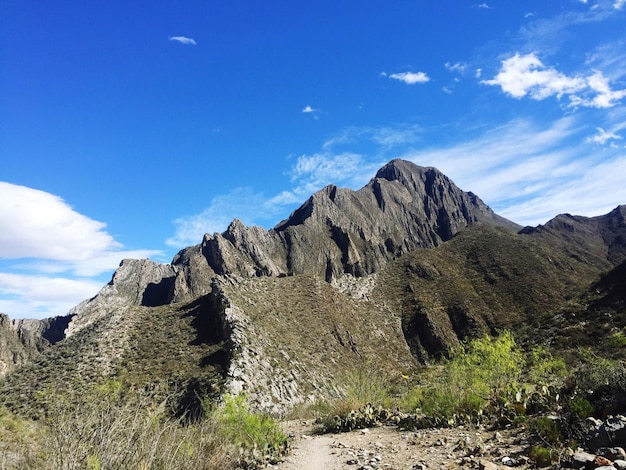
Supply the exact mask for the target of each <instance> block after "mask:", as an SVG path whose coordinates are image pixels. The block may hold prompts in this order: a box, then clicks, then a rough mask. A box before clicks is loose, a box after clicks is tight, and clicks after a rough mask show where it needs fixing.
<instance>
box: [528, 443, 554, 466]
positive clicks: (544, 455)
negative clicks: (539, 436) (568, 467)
mask: <svg viewBox="0 0 626 470" xmlns="http://www.w3.org/2000/svg"><path fill="white" fill-rule="evenodd" d="M552 453H553V452H552V450H551V449H548V448H546V447H543V446H533V447H531V448H530V452H529V453H528V457H529V458H530V460H532V461H533V462H535V464H536V465H537V466H538V467H548V466H550V465H551V464H552Z"/></svg>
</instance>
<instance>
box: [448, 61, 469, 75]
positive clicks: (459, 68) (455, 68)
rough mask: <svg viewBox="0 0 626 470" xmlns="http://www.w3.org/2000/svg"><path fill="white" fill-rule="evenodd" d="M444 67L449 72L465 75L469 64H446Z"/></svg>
mask: <svg viewBox="0 0 626 470" xmlns="http://www.w3.org/2000/svg"><path fill="white" fill-rule="evenodd" d="M444 67H445V68H446V69H447V70H449V71H450V72H453V73H458V74H459V75H463V74H464V73H465V70H466V69H467V64H464V63H461V62H455V63H451V62H446V63H445V64H444Z"/></svg>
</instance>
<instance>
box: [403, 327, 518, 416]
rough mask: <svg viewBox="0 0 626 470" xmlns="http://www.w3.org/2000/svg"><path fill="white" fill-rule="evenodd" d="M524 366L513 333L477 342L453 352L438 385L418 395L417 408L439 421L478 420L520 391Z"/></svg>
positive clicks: (437, 382) (473, 341)
mask: <svg viewBox="0 0 626 470" xmlns="http://www.w3.org/2000/svg"><path fill="white" fill-rule="evenodd" d="M523 366H524V356H523V354H522V352H521V351H520V350H519V348H518V347H517V345H516V344H515V340H514V338H513V335H512V334H511V333H509V332H504V333H503V334H502V335H501V336H500V337H498V338H491V337H487V336H486V337H484V338H479V339H474V340H472V341H470V342H469V343H467V344H465V345H463V346H461V347H459V348H457V349H455V350H453V351H452V353H451V357H450V359H449V360H447V361H446V362H445V363H444V367H443V370H442V373H441V374H440V376H439V378H438V379H435V382H436V383H435V384H434V385H428V386H426V387H424V388H422V389H421V390H420V391H419V392H417V393H414V400H415V402H414V403H413V405H414V406H415V407H416V408H419V409H420V411H421V412H422V413H424V414H426V415H429V416H434V417H438V418H443V419H450V418H454V417H458V418H460V419H462V420H463V419H465V420H467V419H473V418H476V417H478V416H480V415H482V413H483V412H484V411H485V410H486V408H487V407H488V406H489V405H496V406H499V405H501V404H503V403H506V401H507V400H508V398H509V397H510V396H511V395H513V394H514V392H515V391H516V390H517V389H518V386H519V381H520V378H521V374H522V370H523Z"/></svg>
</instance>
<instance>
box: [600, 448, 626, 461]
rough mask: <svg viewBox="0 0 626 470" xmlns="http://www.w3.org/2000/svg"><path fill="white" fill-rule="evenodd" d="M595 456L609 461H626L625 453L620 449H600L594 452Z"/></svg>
mask: <svg viewBox="0 0 626 470" xmlns="http://www.w3.org/2000/svg"><path fill="white" fill-rule="evenodd" d="M596 454H597V455H601V456H602V457H606V458H607V459H609V460H617V459H621V460H626V451H624V449H623V448H622V447H600V448H599V449H598V450H596Z"/></svg>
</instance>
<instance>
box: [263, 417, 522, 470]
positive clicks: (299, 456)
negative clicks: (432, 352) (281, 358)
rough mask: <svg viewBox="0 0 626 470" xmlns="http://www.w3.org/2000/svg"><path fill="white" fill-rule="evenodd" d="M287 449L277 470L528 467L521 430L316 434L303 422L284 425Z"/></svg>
mask: <svg viewBox="0 0 626 470" xmlns="http://www.w3.org/2000/svg"><path fill="white" fill-rule="evenodd" d="M283 426H284V428H285V431H286V432H287V433H289V434H290V435H291V436H292V438H293V441H292V451H291V453H290V454H289V455H288V456H287V458H286V460H285V461H284V462H282V463H280V464H278V465H274V466H273V468H275V469H279V470H344V469H347V470H359V469H360V470H370V469H371V470H374V469H385V470H407V469H408V470H422V469H452V468H457V469H458V468H464V469H468V470H471V469H479V468H481V469H485V470H488V469H497V468H500V469H507V468H511V467H515V468H517V469H528V468H531V467H532V466H531V465H530V464H529V462H528V461H527V460H526V459H525V458H524V457H523V453H524V450H525V448H526V440H525V438H524V436H523V434H522V431H521V430H517V429H511V430H504V431H498V432H495V431H487V430H484V429H468V428H464V427H457V428H449V429H426V430H421V431H419V432H409V431H400V430H398V428H396V427H394V426H383V427H379V428H373V429H365V430H357V431H352V432H349V433H340V434H324V435H316V434H315V426H314V424H313V423H312V422H307V421H290V422H286V423H283Z"/></svg>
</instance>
